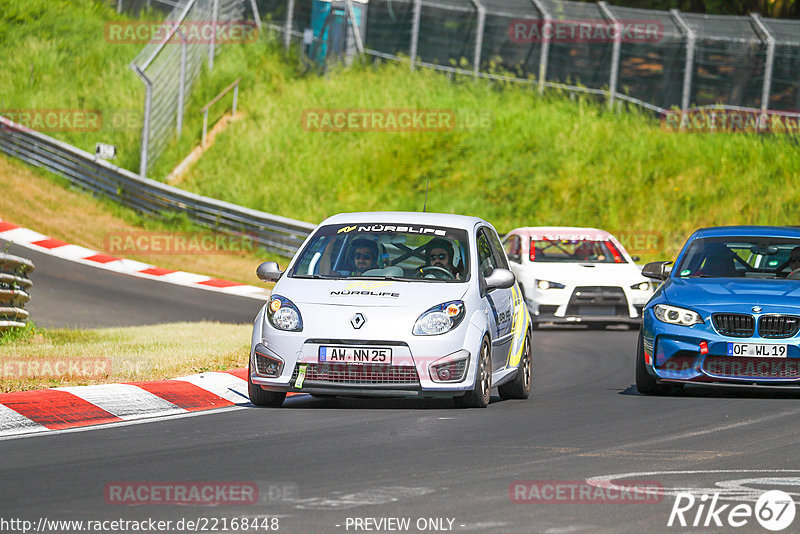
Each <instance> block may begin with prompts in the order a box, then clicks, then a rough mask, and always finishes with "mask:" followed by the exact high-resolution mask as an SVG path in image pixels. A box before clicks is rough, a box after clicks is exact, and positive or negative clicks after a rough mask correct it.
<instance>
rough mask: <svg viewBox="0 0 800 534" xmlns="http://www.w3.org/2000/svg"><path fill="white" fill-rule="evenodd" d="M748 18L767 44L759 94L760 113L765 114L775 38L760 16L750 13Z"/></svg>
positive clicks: (769, 89)
mask: <svg viewBox="0 0 800 534" xmlns="http://www.w3.org/2000/svg"><path fill="white" fill-rule="evenodd" d="M750 16H751V17H752V18H753V23H754V24H755V27H756V30H757V33H760V34H761V35H762V39H764V40H765V41H766V43H767V59H766V64H765V65H764V87H763V89H762V92H761V111H762V113H766V112H767V110H768V109H769V95H770V93H771V92H772V70H773V67H774V65H775V36H774V35H772V32H771V31H770V30H769V28H767V25H766V24H764V21H763V20H761V16H760V15H759V14H758V13H751V14H750Z"/></svg>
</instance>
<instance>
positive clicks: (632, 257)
mask: <svg viewBox="0 0 800 534" xmlns="http://www.w3.org/2000/svg"><path fill="white" fill-rule="evenodd" d="M631 259H632V260H633V261H635V262H636V261H639V260H641V259H642V258H640V257H639V256H631Z"/></svg>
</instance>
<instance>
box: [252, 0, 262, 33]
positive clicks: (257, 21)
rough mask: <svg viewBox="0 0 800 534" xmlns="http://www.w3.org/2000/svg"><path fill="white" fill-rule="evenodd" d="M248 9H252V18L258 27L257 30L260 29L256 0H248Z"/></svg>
mask: <svg viewBox="0 0 800 534" xmlns="http://www.w3.org/2000/svg"><path fill="white" fill-rule="evenodd" d="M250 9H252V10H253V18H254V19H255V21H256V27H257V28H258V31H261V15H259V14H258V6H257V5H256V0H250Z"/></svg>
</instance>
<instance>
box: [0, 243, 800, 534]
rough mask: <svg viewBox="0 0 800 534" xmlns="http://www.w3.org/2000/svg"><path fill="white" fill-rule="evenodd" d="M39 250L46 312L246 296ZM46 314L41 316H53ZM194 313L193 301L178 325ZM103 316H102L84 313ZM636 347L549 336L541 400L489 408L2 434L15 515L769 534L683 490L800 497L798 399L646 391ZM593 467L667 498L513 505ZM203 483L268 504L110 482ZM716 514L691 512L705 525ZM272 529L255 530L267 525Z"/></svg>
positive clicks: (432, 407) (371, 528)
mask: <svg viewBox="0 0 800 534" xmlns="http://www.w3.org/2000/svg"><path fill="white" fill-rule="evenodd" d="M12 252H13V251H12ZM26 252H27V251H26ZM27 255H28V257H33V260H34V261H35V262H36V264H37V271H36V273H37V277H36V281H35V284H36V285H35V286H34V289H36V292H35V294H34V297H33V298H34V301H36V300H38V301H39V305H40V306H43V307H50V306H56V305H55V304H53V303H52V302H50V301H49V297H48V295H50V294H51V291H56V290H57V289H58V288H59V287H62V285H63V284H66V285H70V284H72V285H73V286H74V289H75V293H78V292H81V293H83V292H85V291H87V288H89V287H90V286H91V287H94V288H95V289H94V290H93V293H92V295H93V296H92V297H87V299H89V300H86V301H79V302H77V303H75V302H73V303H71V306H72V307H78V308H82V307H84V306H88V304H86V303H87V302H88V303H91V302H94V304H93V305H99V303H100V302H101V301H104V300H118V302H119V305H120V306H121V307H124V308H126V309H127V308H130V309H132V310H131V312H130V313H131V315H130V316H116V313H117V308H112V310H113V311H111V312H106V315H109V316H112V317H108V318H107V319H108V320H111V321H113V320H115V319H116V320H117V321H118V322H121V321H123V320H127V319H128V318H130V319H131V320H132V321H134V322H135V321H137V320H138V317H140V316H141V315H145V314H147V313H149V310H153V309H156V308H158V307H160V306H168V305H167V304H165V303H167V302H169V301H172V302H171V304H170V306H172V307H167V308H165V309H163V310H159V311H158V313H159V315H158V317H159V319H158V320H160V321H163V320H164V317H166V316H168V315H169V314H170V313H171V312H172V310H184V313H189V312H187V311H185V310H186V309H187V308H192V307H196V308H197V310H198V311H197V313H198V314H199V315H202V314H204V313H209V314H210V315H209V316H208V317H209V318H212V319H214V318H216V319H221V316H220V315H216V316H215V315H213V314H211V311H213V310H214V309H219V308H220V302H221V301H223V302H225V303H227V302H228V300H229V299H235V298H234V297H226V296H224V295H217V294H215V293H212V292H205V291H199V290H191V289H185V288H170V289H169V290H168V291H167V290H165V289H164V286H166V284H162V283H158V282H152V283H153V284H158V288H156V289H154V290H153V292H152V293H148V292H146V291H144V290H140V289H139V288H138V286H136V287H135V285H136V284H139V283H142V282H143V281H141V280H137V279H133V278H131V277H123V278H125V279H126V282H124V283H123V282H120V281H119V277H120V276H119V275H113V278H109V279H108V280H106V279H105V276H104V275H105V273H98V270H97V269H94V270H93V271H94V272H91V273H82V270H81V269H80V266H74V264H73V265H72V266H70V268H65V267H64V266H63V265H64V263H66V262H60V261H57V260H53V262H52V263H48V259H47V258H45V257H39V255H34V254H30V253H29V254H27ZM59 264H60V266H59ZM86 269H89V268H88V267H87V268H86ZM51 273H55V275H56V276H55V278H54V279H52V280H51V279H50V277H51ZM109 276H112V275H109ZM127 282H130V284H131V285H130V286H128V283H127ZM105 291H110V293H108V294H106V293H104V292H105ZM173 291H174V293H173ZM104 295H108V296H104ZM92 299H94V300H92ZM181 299H186V300H181ZM238 300H242V301H247V302H250V301H249V300H248V299H235V300H231V301H230V302H231V303H230V305H228V304H226V306H229V307H228V308H223V309H221V310H220V312H219V313H221V314H222V313H225V314H227V313H229V311H230V309H229V308H233V307H235V304H236V302H237V301H238ZM67 304H68V303H64V304H63V306H65V308H64V309H66V306H67ZM251 307H252V308H256V307H257V302H252V305H251ZM32 309H33V310H34V314H33V316H34V317H37V315H39V314H43V313H44V312H43V311H40V310H42V309H43V308H39V309H34V308H32ZM248 313H249V312H247V310H244V309H243V310H242V311H241V318H240V319H239V320H240V321H248V322H249V321H250V320H251V319H252V315H254V314H255V312H254V311H253V312H252V314H251V315H248ZM123 317H125V319H123ZM187 317H188V316H181V315H180V314H178V313H177V312H176V317H175V319H176V320H177V319H181V320H185V319H186V318H187ZM48 320H50V319H48ZM89 321H90V317H89V316H87V318H85V319H84V320H83V324H86V323H87V322H89ZM137 324H138V323H137ZM635 347H636V332H635V331H626V330H607V331H603V332H589V331H582V330H575V329H546V328H545V329H542V330H537V331H536V332H535V340H534V387H535V391H534V394H533V395H532V397H531V399H529V400H528V401H501V400H500V399H499V398H498V397H495V398H494V399H493V402H492V403H491V404H490V406H489V407H488V408H487V409H484V410H478V409H473V410H456V409H453V408H451V403H450V402H449V401H419V400H379V401H378V400H359V399H338V400H337V399H315V398H311V397H309V396H305V395H302V396H296V397H292V398H290V399H288V400H287V402H286V404H285V406H284V408H282V409H258V408H244V409H226V410H221V411H216V412H211V413H204V414H201V415H198V416H196V417H177V418H175V417H174V418H168V419H163V420H158V421H152V422H145V423H139V424H132V425H128V426H114V427H107V428H101V429H90V430H86V431H79V432H64V433H53V434H48V435H37V436H30V437H25V438H20V439H10V440H5V441H0V479H2V480H3V484H0V518H4V519H8V518H18V519H22V520H28V521H32V522H33V525H34V526H36V525H37V524H38V522H39V521H40V520H45V519H46V520H47V521H52V520H67V519H74V520H84V521H88V520H91V521H95V520H118V519H124V520H135V521H142V520H147V519H153V520H164V521H167V520H169V521H172V524H171V525H172V526H171V527H168V528H167V529H166V530H162V531H163V532H187V531H190V530H191V531H194V530H199V531H203V529H202V527H201V528H197V529H190V528H186V527H185V526H184V528H183V529H179V528H176V522H177V521H180V520H184V521H188V520H191V521H197V519H198V518H201V520H202V523H201V524H202V525H204V526H205V527H206V530H205V531H209V532H212V531H215V530H211V527H213V526H216V531H219V532H222V531H224V532H233V531H237V529H232V528H230V527H228V528H226V529H223V528H222V527H223V525H224V523H223V521H227V522H228V525H230V522H231V521H232V520H233V519H237V520H238V519H240V518H248V519H253V518H257V517H258V518H266V517H269V518H277V527H278V529H277V531H278V532H292V533H312V534H313V533H338V532H442V531H452V532H492V533H495V532H497V533H506V532H507V533H524V532H542V533H552V534H559V533H572V532H587V533H596V532H608V533H612V532H613V533H616V532H631V533H634V532H636V533H639V532H647V533H652V532H676V531H678V532H688V531H691V532H733V531H735V532H765V530H764V529H763V528H762V527H761V526H760V525H759V524H758V522H757V521H756V520H755V519H754V518H753V517H750V518H749V519H748V520H747V523H746V524H745V526H743V527H741V528H735V529H734V528H733V527H731V526H729V525H727V524H724V526H722V527H714V526H713V525H714V523H713V521H711V523H710V524H711V525H712V526H709V527H705V528H704V527H703V526H702V521H705V519H706V516H705V513H702V514H701V519H700V521H701V526H700V527H699V528H695V529H692V528H680V527H679V526H677V525H676V526H673V527H668V526H667V522H668V519H669V517H670V513H671V510H672V507H673V504H674V503H675V502H676V499H675V496H674V494H675V492H677V491H680V489H681V488H685V489H689V490H692V491H694V492H695V493H696V494H697V496H698V499H699V497H700V494H702V493H708V494H712V493H714V492H719V493H720V497H719V499H720V501H719V502H720V505H724V504H727V505H728V507H727V510H726V511H725V512H724V513H723V514H721V515H720V516H719V517H720V518H721V519H722V520H723V521H726V520H727V513H728V511H729V510H730V508H731V507H732V505H736V504H738V503H746V504H747V505H748V506H751V507H752V506H753V505H754V504H755V502H754V501H755V498H754V497H753V495H756V496H757V495H758V494H760V492H762V491H765V490H769V489H782V490H784V491H787V492H789V493H792V494H794V493H795V492H796V488H797V485H798V484H800V474H798V473H800V460H798V458H800V445H798V443H800V425H798V421H800V403H798V396H796V395H790V394H786V393H780V394H770V393H759V394H754V393H740V392H738V391H736V390H725V391H721V392H717V391H714V390H708V389H693V390H690V391H688V392H687V393H686V394H685V395H684V396H681V397H676V396H668V397H644V396H640V395H638V394H637V393H636V391H635V388H633V387H632V382H633V356H634V351H635ZM604 477H605V478H604ZM590 478H591V479H593V482H594V483H595V484H597V481H598V480H604V479H610V480H612V481H614V480H628V481H637V482H641V483H642V485H655V486H657V487H659V488H660V490H659V491H660V493H659V494H658V495H657V498H656V499H654V500H655V501H657V502H642V501H639V500H636V501H632V500H631V499H628V500H625V501H624V502H623V501H620V500H613V499H610V498H608V499H605V502H596V501H592V502H588V503H585V502H577V501H578V499H577V498H572V499H570V498H559V499H557V500H558V502H555V503H542V502H513V500H512V498H511V497H514V491H513V490H512V492H511V494H510V493H509V489H510V488H512V489H513V488H514V487H515V486H514V485H515V482H516V481H540V482H542V483H552V482H557V481H565V482H566V483H567V484H569V483H571V482H575V483H579V482H582V481H585V480H587V479H590ZM188 481H199V482H210V483H224V482H233V483H245V484H248V483H252V484H256V485H257V486H258V488H259V492H258V498H257V499H255V500H256V502H255V503H253V504H244V505H241V504H239V505H232V504H223V505H219V506H192V505H183V506H177V505H152V504H149V505H139V506H130V505H121V504H114V503H113V501H110V502H111V503H109V502H108V501H107V498H106V497H107V495H106V494H105V491H106V490H107V489H108V487H109V486H115V485H119V484H124V483H127V482H144V483H160V484H174V483H182V482H188ZM593 487H596V486H593ZM704 488H705V489H704ZM662 494H663V495H662ZM617 495H619V494H617ZM562 497H563V495H562ZM795 500H797V497H795ZM709 501H710V499H709ZM698 502H699V501H698ZM707 504H708V503H707V502H706V505H707ZM706 507H707V506H706ZM698 510H699V508H698V506H695V507H694V508H692V509H691V510H690V511H687V512H686V514H685V517H686V520H687V522H689V523H691V522H692V521H694V519H695V515H696V513H697V512H698ZM204 518H207V519H208V520H207V521H206V520H205V519H204ZM390 518H399V519H401V520H404V519H406V518H408V519H409V521H410V523H409V527H408V528H386V527H397V526H398V524H397V523H394V522H392V523H387V522H385V521H387V520H389V519H390ZM367 519H370V521H367ZM372 520H374V521H384V522H383V523H374V522H371V521H372ZM429 520H430V521H429ZM451 521H452V523H451ZM798 524H800V518H797V519H796V520H795V522H794V524H793V528H789V529H787V530H786V532H789V531H795V532H796V531H797V525H798ZM184 525H185V523H184ZM263 525H264V523H259V527H260V528H257V529H252V528H250V529H248V530H247V532H267V530H265V529H264V528H261V527H263ZM268 525H272V526H275V525H276V524H275V523H268ZM356 525H361V527H362V528H356ZM378 525H381V526H383V527H384V528H381V529H379V527H378ZM2 526H3V525H2V524H0V527H2ZM0 530H2V531H3V532H10V531H13V530H11V529H10V528H8V526H7V527H6V528H0ZM69 530H70V529H68V528H61V529H60V530H55V529H51V530H44V531H45V532H67V531H69ZM17 531H18V530H17ZM40 531H41V530H40ZM102 531H103V532H124V530H122V529H120V528H117V529H111V528H110V527H108V528H107V529H105V530H102ZM129 531H132V530H129ZM147 531H148V532H156V531H157V530H147ZM271 531H275V530H271Z"/></svg>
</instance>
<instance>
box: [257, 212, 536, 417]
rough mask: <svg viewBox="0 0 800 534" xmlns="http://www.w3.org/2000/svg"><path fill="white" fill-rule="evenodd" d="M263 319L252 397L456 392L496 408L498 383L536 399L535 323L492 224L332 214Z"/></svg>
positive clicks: (269, 273) (269, 276)
mask: <svg viewBox="0 0 800 534" xmlns="http://www.w3.org/2000/svg"><path fill="white" fill-rule="evenodd" d="M257 274H258V277H259V278H260V279H261V280H264V281H275V282H277V283H276V284H275V287H274V289H273V291H272V295H271V297H270V299H269V301H268V302H267V304H266V305H265V306H264V308H263V309H262V310H261V311H260V312H259V314H258V316H257V317H256V321H255V325H254V328H253V338H252V344H251V351H250V362H249V372H248V384H249V393H250V399H251V401H252V402H253V404H255V405H258V406H280V405H281V404H282V403H283V401H284V399H285V397H286V394H287V393H289V392H297V393H311V394H314V395H325V396H328V395H332V396H336V395H341V396H347V395H350V396H379V397H452V398H454V400H455V404H456V406H459V407H485V406H487V405H488V404H489V400H490V397H491V389H492V388H493V387H497V389H498V392H499V394H500V396H501V397H502V398H517V399H525V398H528V396H529V395H530V391H531V386H532V381H533V359H532V352H531V334H532V330H531V320H530V316H529V315H528V309H527V306H526V305H525V302H524V301H523V299H522V296H521V292H520V290H519V287H518V286H517V284H516V281H515V279H514V275H513V273H512V272H511V271H510V270H509V265H508V259H507V258H506V255H505V252H504V251H503V247H502V246H501V244H500V240H499V238H498V236H497V232H496V231H495V229H494V228H493V227H492V225H491V224H489V223H488V222H486V221H484V220H482V219H479V218H476V217H467V216H461V215H446V214H436V213H405V212H375V213H347V214H340V215H336V216H333V217H330V218H328V219H326V220H325V221H323V222H322V223H321V224H320V225H319V226H318V227H317V228H316V229H315V230H314V232H312V233H311V235H310V236H309V237H308V239H307V240H306V241H305V243H303V246H302V247H301V248H300V250H299V252H298V253H297V254H296V255H295V257H294V258H293V259H292V261H291V262H290V263H289V266H288V267H287V269H286V271H285V272H282V271H280V270H279V267H278V265H277V264H276V263H275V262H266V263H263V264H261V265H260V266H259V267H258V271H257Z"/></svg>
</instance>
